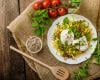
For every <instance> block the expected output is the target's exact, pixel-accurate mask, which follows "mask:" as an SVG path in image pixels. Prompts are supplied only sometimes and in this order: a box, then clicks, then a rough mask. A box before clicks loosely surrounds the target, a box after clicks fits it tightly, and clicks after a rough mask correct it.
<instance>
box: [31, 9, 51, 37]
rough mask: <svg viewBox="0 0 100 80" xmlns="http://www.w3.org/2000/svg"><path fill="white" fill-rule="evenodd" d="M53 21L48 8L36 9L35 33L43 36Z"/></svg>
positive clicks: (33, 21)
mask: <svg viewBox="0 0 100 80" xmlns="http://www.w3.org/2000/svg"><path fill="white" fill-rule="evenodd" d="M51 22H52V21H51V19H50V18H49V16H48V10H47V9H43V10H37V11H35V13H34V15H33V17H32V27H33V28H35V31H34V33H35V34H36V35H38V36H43V35H44V34H45V30H46V29H47V26H49V25H50V24H51Z"/></svg>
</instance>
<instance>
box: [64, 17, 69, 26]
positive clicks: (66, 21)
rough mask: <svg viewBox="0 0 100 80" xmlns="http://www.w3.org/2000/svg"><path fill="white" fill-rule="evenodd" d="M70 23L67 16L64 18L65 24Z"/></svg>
mask: <svg viewBox="0 0 100 80" xmlns="http://www.w3.org/2000/svg"><path fill="white" fill-rule="evenodd" d="M68 23H69V19H68V18H67V17H66V18H65V19H64V20H63V24H64V25H65V24H68Z"/></svg>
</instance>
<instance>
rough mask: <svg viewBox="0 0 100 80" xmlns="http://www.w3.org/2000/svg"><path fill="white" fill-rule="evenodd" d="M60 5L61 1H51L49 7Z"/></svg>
mask: <svg viewBox="0 0 100 80" xmlns="http://www.w3.org/2000/svg"><path fill="white" fill-rule="evenodd" d="M60 4H61V1H60V0H52V2H51V7H55V6H58V5H60Z"/></svg>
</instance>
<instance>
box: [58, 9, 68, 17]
mask: <svg viewBox="0 0 100 80" xmlns="http://www.w3.org/2000/svg"><path fill="white" fill-rule="evenodd" d="M67 13H68V9H66V8H64V7H61V8H58V14H59V15H60V16H63V15H65V14H67Z"/></svg>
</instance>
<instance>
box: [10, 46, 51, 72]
mask: <svg viewBox="0 0 100 80" xmlns="http://www.w3.org/2000/svg"><path fill="white" fill-rule="evenodd" d="M10 49H11V50H13V51H16V52H17V53H19V54H21V55H22V56H25V57H27V58H29V59H31V60H32V61H35V62H37V63H39V64H41V65H42V66H44V67H46V68H48V69H50V70H51V68H52V67H51V66H49V65H47V64H45V63H43V62H41V61H39V60H37V59H36V58H34V57H32V56H30V55H28V54H26V53H24V52H22V51H20V50H19V49H17V48H15V47H13V46H10Z"/></svg>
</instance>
